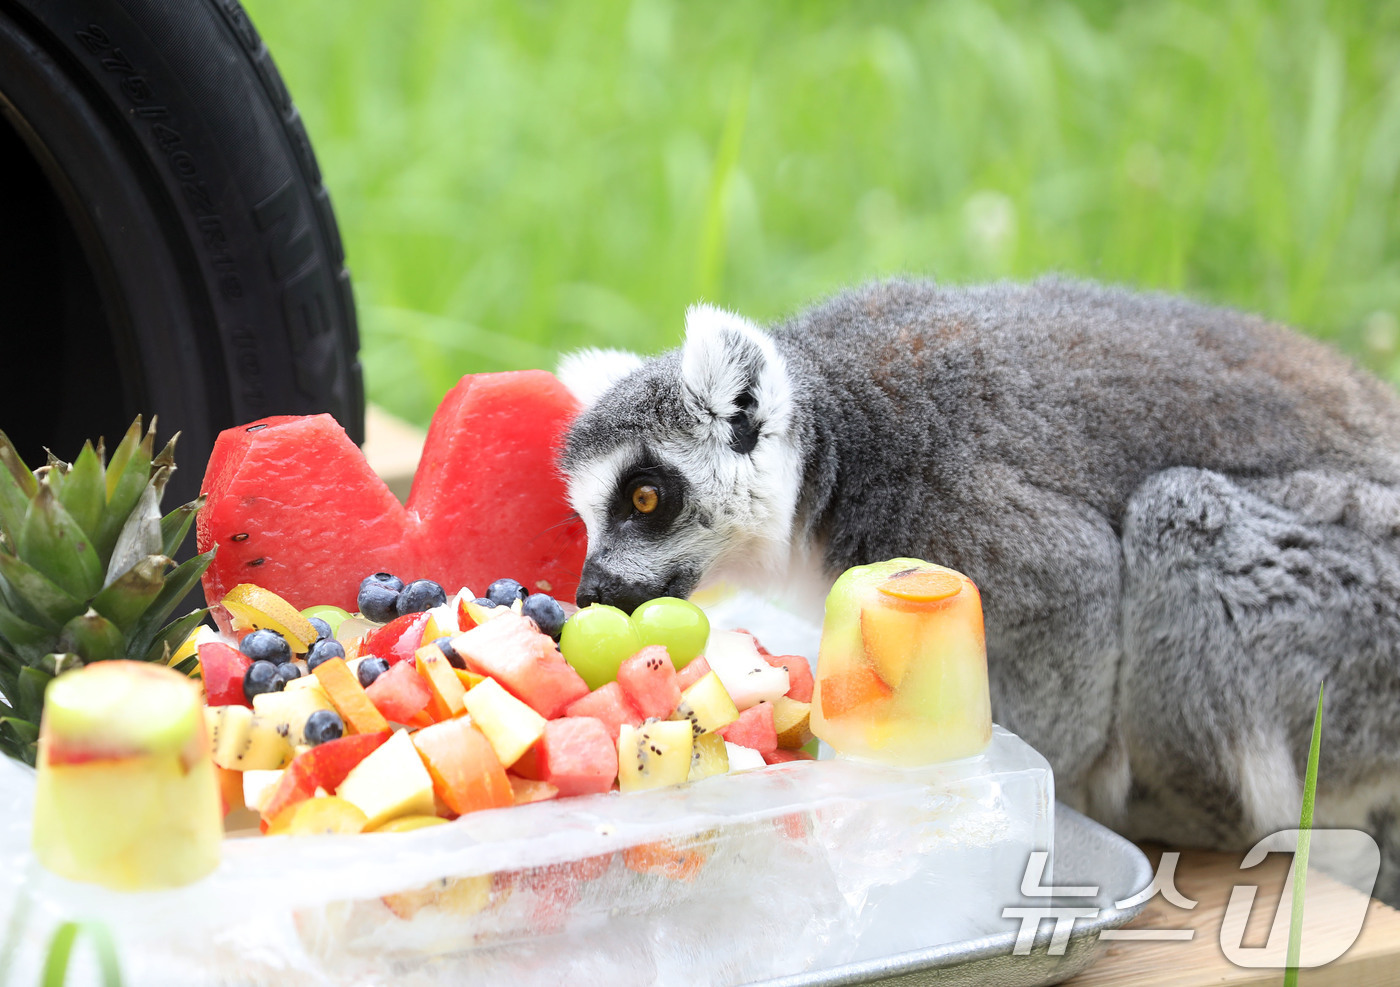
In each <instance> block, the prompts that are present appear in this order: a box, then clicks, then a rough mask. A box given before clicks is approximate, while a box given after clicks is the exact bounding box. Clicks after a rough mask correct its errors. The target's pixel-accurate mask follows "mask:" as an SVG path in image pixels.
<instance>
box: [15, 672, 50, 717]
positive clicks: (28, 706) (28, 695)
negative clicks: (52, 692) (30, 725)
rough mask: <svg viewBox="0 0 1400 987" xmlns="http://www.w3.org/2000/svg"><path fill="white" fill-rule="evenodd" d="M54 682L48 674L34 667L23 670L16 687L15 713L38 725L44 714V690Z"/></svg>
mask: <svg viewBox="0 0 1400 987" xmlns="http://www.w3.org/2000/svg"><path fill="white" fill-rule="evenodd" d="M52 680H53V676H52V675H50V674H49V673H48V672H45V671H41V670H40V669H37V668H34V667H33V666H30V667H27V668H21V669H20V670H19V676H18V678H17V680H16V685H15V697H14V707H15V711H16V712H17V713H19V715H20V716H22V717H24V718H25V719H26V720H30V721H31V722H35V723H37V722H38V721H39V717H40V716H41V715H42V714H43V712H44V689H45V687H46V686H47V685H48V684H49V682H50V681H52Z"/></svg>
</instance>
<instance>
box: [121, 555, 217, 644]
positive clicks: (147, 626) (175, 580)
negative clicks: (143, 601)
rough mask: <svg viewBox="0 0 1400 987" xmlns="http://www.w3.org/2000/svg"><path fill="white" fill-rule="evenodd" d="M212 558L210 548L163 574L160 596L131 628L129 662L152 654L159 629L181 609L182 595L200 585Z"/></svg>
mask: <svg viewBox="0 0 1400 987" xmlns="http://www.w3.org/2000/svg"><path fill="white" fill-rule="evenodd" d="M213 558H214V550H213V549H212V548H211V549H210V550H209V551H207V552H205V553H204V554H203V555H196V556H195V557H194V558H192V559H190V560H189V561H187V562H183V563H181V564H180V565H178V566H176V567H175V569H174V570H172V571H171V572H169V573H167V574H166V577H165V586H164V587H162V589H161V591H160V594H159V595H158V596H157V597H156V598H155V601H154V602H153V603H152V604H151V605H150V606H149V607H148V608H147V609H146V612H145V613H144V614H142V615H141V616H140V617H139V618H138V619H137V621H136V623H135V624H133V625H132V626H131V631H130V632H129V634H128V644H127V649H126V656H127V657H128V658H130V659H132V660H133V661H141V660H142V659H143V658H145V657H146V655H147V653H148V652H149V651H150V650H151V644H152V642H154V641H155V640H156V637H157V635H159V633H160V628H161V625H162V624H164V623H165V620H166V618H167V617H169V616H170V614H171V613H172V612H174V610H175V608H176V607H177V606H179V605H180V601H181V600H183V599H184V598H185V594H186V593H188V592H189V591H190V590H192V589H194V586H195V583H197V582H199V577H200V576H202V575H204V570H205V569H206V568H208V567H209V563H210V561H211V560H212V559H213ZM157 653H158V652H157Z"/></svg>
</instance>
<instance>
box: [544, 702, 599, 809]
mask: <svg viewBox="0 0 1400 987" xmlns="http://www.w3.org/2000/svg"><path fill="white" fill-rule="evenodd" d="M535 763H536V765H537V766H538V768H539V773H540V780H542V781H546V782H548V783H549V784H551V785H553V786H554V787H556V788H558V789H559V794H560V795H592V794H594V793H596V792H606V791H608V790H609V789H611V788H612V786H613V782H614V781H615V780H617V746H616V744H615V742H614V741H613V739H612V737H611V736H609V734H608V728H607V726H606V725H604V723H603V721H602V720H597V719H594V718H593V717H591V716H566V717H562V718H560V719H557V720H550V721H549V722H548V723H546V724H545V725H544V736H543V737H541V738H540V739H539V742H538V743H537V744H536V745H535Z"/></svg>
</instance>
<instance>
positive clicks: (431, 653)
mask: <svg viewBox="0 0 1400 987" xmlns="http://www.w3.org/2000/svg"><path fill="white" fill-rule="evenodd" d="M414 663H415V664H416V665H417V667H418V674H419V675H421V676H423V681H424V682H426V683H428V689H429V691H430V693H431V697H430V698H429V700H428V711H429V712H430V713H431V714H432V716H433V719H435V720H446V719H448V718H449V717H453V716H456V715H457V714H458V713H460V712H462V696H463V695H464V694H465V693H466V691H467V689H466V686H464V685H462V680H461V679H459V678H458V677H457V671H456V669H454V668H453V667H452V665H451V663H450V662H448V660H447V656H446V655H444V654H443V653H442V649H441V648H439V647H438V646H437V645H436V644H428V645H425V646H423V647H421V648H419V649H418V650H417V651H416V652H414Z"/></svg>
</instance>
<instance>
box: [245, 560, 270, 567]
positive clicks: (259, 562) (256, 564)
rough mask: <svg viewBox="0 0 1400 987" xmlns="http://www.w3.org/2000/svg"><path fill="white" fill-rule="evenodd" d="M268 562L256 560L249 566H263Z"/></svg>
mask: <svg viewBox="0 0 1400 987" xmlns="http://www.w3.org/2000/svg"><path fill="white" fill-rule="evenodd" d="M266 561H267V559H254V560H253V561H251V562H249V563H248V564H249V565H252V566H258V565H262V564H263V563H264V562H266Z"/></svg>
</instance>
